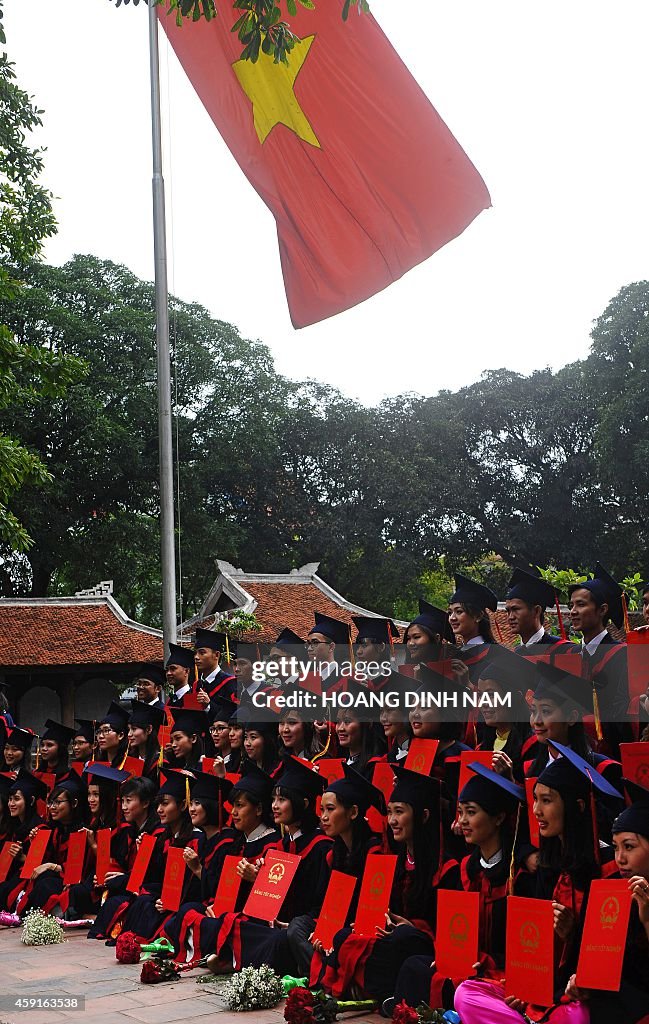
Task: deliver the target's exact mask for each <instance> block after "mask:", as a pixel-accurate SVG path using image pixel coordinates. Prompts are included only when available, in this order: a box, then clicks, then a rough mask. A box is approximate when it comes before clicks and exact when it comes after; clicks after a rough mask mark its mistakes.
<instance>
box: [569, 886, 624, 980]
mask: <svg viewBox="0 0 649 1024" xmlns="http://www.w3.org/2000/svg"><path fill="white" fill-rule="evenodd" d="M632 899H633V897H632V896H631V893H630V892H629V880H628V879H627V878H617V879H614V878H612V879H606V878H599V879H597V880H596V881H594V882H591V886H590V892H589V894H588V904H587V906H586V918H585V920H584V930H583V932H582V936H581V946H580V948H579V961H578V963H577V985H578V987H579V988H598V989H604V990H605V991H606V992H617V991H619V988H620V978H621V977H622V962H623V960H624V951H625V948H626V934H627V930H628V927H629V914H630V913H631V901H632Z"/></svg>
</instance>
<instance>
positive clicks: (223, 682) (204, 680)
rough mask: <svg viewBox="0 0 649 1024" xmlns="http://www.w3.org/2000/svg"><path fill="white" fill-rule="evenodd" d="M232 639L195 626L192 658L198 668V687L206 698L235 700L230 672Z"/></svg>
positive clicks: (232, 663)
mask: <svg viewBox="0 0 649 1024" xmlns="http://www.w3.org/2000/svg"><path fill="white" fill-rule="evenodd" d="M236 652H237V643H236V640H233V639H232V638H231V637H229V636H228V635H227V634H226V633H220V632H218V631H217V630H214V629H197V630H196V639H195V641H194V661H195V663H196V669H197V671H198V687H199V689H200V690H203V691H204V692H205V693H207V695H208V697H209V699H210V700H211V699H212V697H215V696H216V695H217V694H218V695H219V697H225V698H226V699H227V700H237V699H238V697H237V681H236V677H235V674H234V659H235V657H236Z"/></svg>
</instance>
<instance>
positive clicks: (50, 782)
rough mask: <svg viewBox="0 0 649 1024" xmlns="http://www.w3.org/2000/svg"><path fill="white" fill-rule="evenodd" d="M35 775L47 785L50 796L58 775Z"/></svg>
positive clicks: (46, 773) (51, 773)
mask: <svg viewBox="0 0 649 1024" xmlns="http://www.w3.org/2000/svg"><path fill="white" fill-rule="evenodd" d="M34 775H35V776H36V778H37V779H40V780H41V782H44V783H45V785H46V786H47V792H48V794H49V793H51V792H52V790H53V789H54V787H55V786H56V775H55V774H54V772H34ZM36 867H38V865H36Z"/></svg>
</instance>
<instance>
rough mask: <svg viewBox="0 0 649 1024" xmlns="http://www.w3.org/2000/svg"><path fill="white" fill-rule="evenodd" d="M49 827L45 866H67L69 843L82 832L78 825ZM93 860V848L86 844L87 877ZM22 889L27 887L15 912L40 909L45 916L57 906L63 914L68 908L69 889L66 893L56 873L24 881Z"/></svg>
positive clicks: (85, 865)
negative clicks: (74, 835) (49, 834)
mask: <svg viewBox="0 0 649 1024" xmlns="http://www.w3.org/2000/svg"><path fill="white" fill-rule="evenodd" d="M46 827H47V828H51V830H52V834H51V836H50V840H49V843H48V844H47V849H46V850H45V856H44V857H43V864H47V863H51V864H60V865H61V867H63V868H64V867H65V863H66V861H67V856H68V842H69V839H70V836H71V834H72V833H73V832H80V831H82V829H81V827H80V826H79V825H76V824H75V825H58V824H48V825H47V826H46ZM91 859H92V853H91V851H90V848H89V847H88V845H87V844H86V854H85V860H84V864H83V874H84V875H85V874H86V873H87V872H88V870H89V868H90V863H91ZM21 887H24V891H23V892H22V893H21V894H20V895H19V896H18V900H17V902H16V907H15V913H16V914H20V915H21V916H22V915H23V914H26V913H27V911H28V910H32V909H33V908H36V907H40V908H41V909H42V910H43V913H44V914H50V913H51V912H52V910H54V909H55V907H56V906H57V905H58V906H60V908H61V910H62V911H63V913H65V911H66V910H67V909H68V903H69V890H64V886H63V875H61V874H59V873H58V872H57V871H44V872H43V874H41V875H39V876H38V878H36V879H35V880H34V881H31V880H28V881H25V880H24V879H23V880H21Z"/></svg>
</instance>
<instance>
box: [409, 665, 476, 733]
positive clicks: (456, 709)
mask: <svg viewBox="0 0 649 1024" xmlns="http://www.w3.org/2000/svg"><path fill="white" fill-rule="evenodd" d="M418 678H419V686H418V687H417V689H416V690H415V693H416V694H417V696H418V697H420V698H425V697H426V695H427V694H431V695H432V696H433V698H434V700H435V702H437V701H441V702H442V703H434V704H432V705H430V706H433V707H439V708H441V709H442V710H443V712H444V714H445V715H447V716H448V717H449V718H451V719H453V720H455V719H457V718H462V717H465V715H466V712H465V709H464V703H463V695H464V694H465V693H466V692H467V691H466V688H465V687H463V686H461V685H459V684H458V683H457V681H456V680H455V679H454V678H453V676H452V675H448V676H445V675H442V673H441V672H438V671H437V670H436V669H434V668H431V666H430V665H426V664H425V663H424V662H420V663H419V676H418ZM444 699H445V700H446V703H444ZM424 706H425V705H424Z"/></svg>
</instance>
